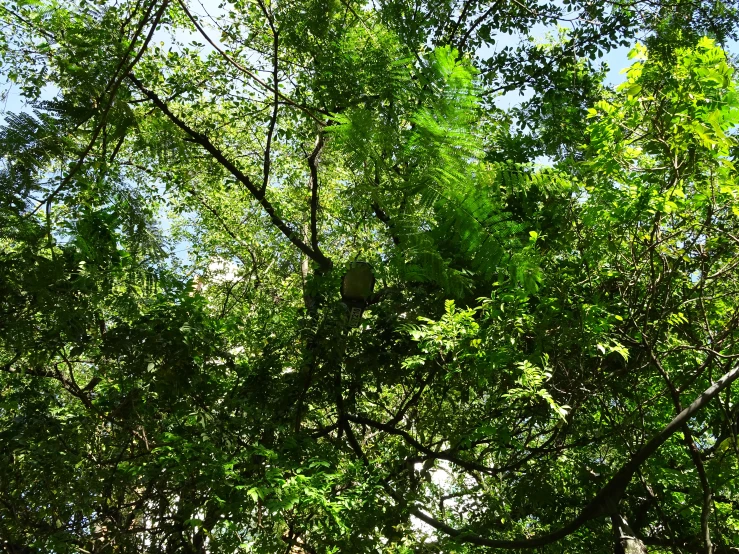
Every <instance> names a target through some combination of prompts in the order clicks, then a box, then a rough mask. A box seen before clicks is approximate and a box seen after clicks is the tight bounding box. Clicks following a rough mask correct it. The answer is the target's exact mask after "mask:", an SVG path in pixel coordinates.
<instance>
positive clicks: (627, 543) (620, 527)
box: [611, 514, 648, 554]
mask: <svg viewBox="0 0 739 554" xmlns="http://www.w3.org/2000/svg"><path fill="white" fill-rule="evenodd" d="M611 523H612V525H613V534H614V536H615V539H616V540H615V542H616V545H615V549H614V552H615V553H616V554H648V553H647V547H646V546H644V543H643V542H642V541H640V540H639V539H638V538H637V537H636V535H635V534H634V531H632V530H631V527H629V524H628V523H627V522H626V520H625V519H624V518H623V517H621V514H612V515H611Z"/></svg>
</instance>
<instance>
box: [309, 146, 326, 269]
mask: <svg viewBox="0 0 739 554" xmlns="http://www.w3.org/2000/svg"><path fill="white" fill-rule="evenodd" d="M323 145H324V142H323V134H322V133H320V132H319V133H318V136H317V137H316V145H315V146H314V147H313V152H311V153H310V156H308V167H309V168H310V245H311V248H313V251H314V252H317V253H320V252H321V249H320V247H319V246H318V159H319V157H320V155H321V150H323ZM321 255H323V254H321Z"/></svg>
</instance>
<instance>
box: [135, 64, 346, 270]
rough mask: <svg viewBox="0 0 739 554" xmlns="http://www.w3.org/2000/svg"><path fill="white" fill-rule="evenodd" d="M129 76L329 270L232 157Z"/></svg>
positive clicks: (275, 222) (304, 250) (324, 259)
mask: <svg viewBox="0 0 739 554" xmlns="http://www.w3.org/2000/svg"><path fill="white" fill-rule="evenodd" d="M128 78H129V80H130V81H131V82H132V83H133V84H134V85H135V86H136V88H137V89H139V91H141V93H142V94H143V95H144V96H146V97H147V98H148V99H149V100H150V101H151V102H152V103H153V104H154V105H155V106H156V107H157V108H159V110H160V111H161V112H162V113H163V114H164V115H166V116H167V117H168V118H169V119H170V121H172V123H174V124H175V125H177V127H179V128H180V129H182V130H183V131H184V132H185V133H187V134H188V135H189V136H190V139H191V140H192V141H193V142H195V143H196V144H199V145H200V146H202V147H203V148H204V149H205V150H206V151H207V152H208V153H209V154H210V155H211V156H213V157H214V158H215V159H216V161H218V163H219V164H221V165H222V166H223V167H224V168H226V169H227V170H228V172H229V173H231V175H233V176H234V177H235V178H236V180H237V181H239V182H240V183H241V184H242V185H244V187H245V188H246V190H248V191H249V193H250V194H251V195H252V196H253V197H254V199H255V200H256V201H257V202H259V204H260V205H261V206H262V208H263V209H264V211H265V212H267V215H268V216H269V218H270V220H271V221H272V224H273V225H274V226H275V227H277V228H278V229H279V230H280V232H282V234H283V235H285V237H287V239H288V240H289V241H290V242H291V243H293V245H295V246H296V247H297V248H298V249H299V250H300V251H301V252H302V253H303V254H305V255H306V256H308V257H309V258H310V259H312V260H313V261H314V262H316V263H317V264H318V265H319V267H320V268H321V269H323V270H330V269H331V268H332V267H333V262H332V261H331V260H330V259H329V258H328V257H326V256H325V255H324V254H323V253H322V252H321V251H320V250H314V249H313V248H311V247H310V246H308V245H307V244H306V243H305V242H303V241H302V240H301V238H300V233H298V232H297V231H296V230H295V229H293V228H292V227H291V226H290V225H288V224H287V223H286V222H285V221H284V220H283V219H282V218H281V217H280V216H279V215H277V212H276V210H275V207H274V206H273V205H272V203H271V202H270V201H269V200H268V199H267V197H266V191H263V190H262V189H261V187H258V186H257V185H256V184H255V183H254V182H253V181H252V180H251V179H250V178H249V176H248V175H246V174H245V173H244V172H243V171H241V170H240V169H239V168H238V167H236V165H235V164H234V163H233V162H232V161H231V160H229V159H228V158H227V157H226V156H225V155H224V154H223V152H221V150H220V149H219V148H218V147H216V146H215V145H214V144H213V143H212V142H211V141H210V139H209V138H208V137H207V136H206V135H204V134H203V133H199V132H197V131H196V130H195V129H193V128H192V127H190V126H189V125H188V124H187V123H185V122H184V121H183V120H182V119H180V118H179V117H178V116H177V115H175V114H174V113H173V112H172V110H170V109H169V106H168V105H167V104H166V103H165V102H164V101H163V100H162V99H161V98H159V96H158V95H157V94H156V93H155V92H153V91H151V90H149V89H147V88H146V87H145V86H144V85H143V83H142V82H141V81H139V80H138V79H137V78H136V77H135V76H134V75H133V74H129V75H128Z"/></svg>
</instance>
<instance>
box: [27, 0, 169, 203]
mask: <svg viewBox="0 0 739 554" xmlns="http://www.w3.org/2000/svg"><path fill="white" fill-rule="evenodd" d="M155 4H156V2H152V3H151V6H150V7H149V10H148V11H147V12H146V14H145V15H144V17H143V18H142V20H141V23H140V24H139V26H138V28H137V30H136V33H135V34H134V36H133V39H132V40H131V46H130V47H129V49H128V50H127V51H126V53H125V55H124V57H123V59H122V60H121V62H120V63H119V64H118V67H117V68H116V71H115V73H114V74H113V79H112V80H111V82H110V83H109V84H108V86H107V87H106V92H108V91H110V95H109V98H108V101H107V103H106V105H105V108H104V109H103V111H102V113H101V114H100V122H99V123H98V125H97V126H96V127H95V129H94V131H93V133H92V136H91V137H90V141H89V142H88V144H87V147H86V148H85V150H83V152H82V154H80V156H79V157H78V158H77V162H76V163H75V165H74V166H73V167H72V169H70V170H69V173H67V175H66V176H65V177H64V179H62V182H61V183H59V186H58V187H56V188H55V189H54V190H53V191H52V192H51V194H49V196H47V197H46V199H45V200H43V201H42V202H40V203H39V205H38V206H36V208H35V209H34V210H33V211H31V212H30V213H29V214H28V215H29V216H31V215H33V214H35V213H36V212H37V211H38V210H39V209H40V208H41V206H43V205H44V204H49V203H50V202H51V201H52V200H53V199H54V198H55V197H56V195H57V194H59V193H60V192H61V191H62V190H64V188H65V187H66V186H67V185H68V184H69V183H70V182H71V181H72V178H73V177H74V176H75V175H76V174H77V172H78V171H79V170H80V169H81V168H82V166H83V165H84V163H85V159H86V158H87V155H88V154H89V153H90V152H91V151H92V148H93V146H95V142H96V141H97V139H98V136H99V135H100V132H101V131H102V130H103V129H104V128H105V124H106V122H107V119H108V114H109V113H110V110H111V108H112V107H113V103H114V101H115V97H116V93H117V92H118V88H119V87H120V85H121V83H122V82H123V79H125V76H126V74H127V73H128V72H129V71H131V70H132V69H133V68H134V67H135V66H136V64H137V63H138V62H139V60H140V59H141V56H143V55H144V52H145V51H146V49H147V48H148V47H149V42H150V41H151V37H152V36H153V35H154V31H155V30H156V27H157V25H158V24H159V21H160V20H161V18H162V15H164V11H165V10H166V9H167V5H168V4H169V1H168V0H166V1H165V2H164V3H162V5H161V6H160V8H159V11H157V13H156V14H155V15H154V21H153V22H152V25H151V28H150V29H149V34H148V35H147V36H146V39H145V40H144V43H143V44H142V46H141V48H140V49H139V51H138V53H137V54H136V56H135V57H134V59H133V60H132V61H131V63H130V64H128V66H127V67H126V69H125V71H123V72H122V73H121V74H120V75H119V72H120V70H121V68H122V67H123V66H124V65H125V61H126V58H127V57H128V55H129V54H130V53H131V49H132V48H133V45H134V44H135V42H136V40H137V39H138V36H139V34H140V33H141V31H142V30H143V28H144V26H145V25H146V22H147V20H148V18H149V15H150V14H151V10H152V9H153V8H154V5H155Z"/></svg>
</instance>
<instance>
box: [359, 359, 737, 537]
mask: <svg viewBox="0 0 739 554" xmlns="http://www.w3.org/2000/svg"><path fill="white" fill-rule="evenodd" d="M737 378H739V365H738V366H736V367H734V369H732V370H731V371H729V372H727V373H726V374H724V375H723V376H722V377H721V378H720V379H719V380H718V381H716V382H715V383H714V384H713V385H711V386H710V387H708V388H707V389H706V390H705V391H704V392H703V393H702V394H701V395H700V396H698V398H696V399H695V400H694V401H693V402H692V403H691V404H690V406H688V407H687V408H685V409H684V410H682V411H681V412H680V413H679V414H678V415H677V416H675V417H674V418H673V420H672V421H670V423H668V424H667V425H666V426H665V427H664V428H663V429H662V430H661V431H660V432H659V433H657V434H656V435H654V436H653V437H652V438H651V439H650V440H649V441H648V442H647V443H646V444H645V445H644V446H642V447H641V448H640V449H639V450H638V451H637V452H636V453H635V454H634V455H633V456H632V457H631V459H630V460H629V461H628V462H627V463H626V464H624V465H623V466H622V467H621V469H620V470H618V471H617V472H616V474H615V475H614V476H613V477H611V480H610V481H608V483H607V484H606V485H605V486H604V487H603V488H602V489H601V490H600V491H599V492H598V494H596V495H595V498H593V500H592V501H591V502H590V503H589V504H588V505H587V506H585V508H583V510H582V511H581V512H580V515H578V516H577V517H576V518H575V519H574V520H572V521H571V522H570V523H568V524H567V525H565V526H564V527H562V528H561V529H558V530H557V531H554V532H553V533H549V534H547V535H541V536H539V537H533V538H531V539H520V540H497V539H490V538H487V537H483V536H481V535H478V534H476V533H471V532H468V531H463V530H460V529H456V528H454V527H452V526H450V525H447V524H446V523H444V522H443V521H439V520H438V519H436V518H434V517H432V516H430V515H429V514H427V513H426V512H424V511H423V510H421V509H420V508H417V507H411V508H410V509H409V512H410V513H411V514H412V515H414V516H416V517H417V518H418V519H420V520H421V521H423V522H424V523H427V524H428V525H430V526H431V527H433V528H434V529H436V530H437V531H441V532H442V533H445V534H447V535H449V536H451V537H454V538H455V539H456V540H458V541H459V542H466V543H470V544H475V545H478V546H487V547H491V548H536V547H539V546H545V545H548V544H551V543H554V542H556V541H558V540H560V539H562V538H564V537H566V536H568V535H570V534H572V533H574V532H575V531H577V530H578V529H579V528H580V527H582V526H583V525H584V524H585V523H587V522H588V521H590V520H592V519H595V518H597V517H601V516H606V515H611V514H618V504H619V502H620V500H621V497H622V496H623V493H624V491H625V490H626V487H627V486H628V484H629V483H630V482H631V478H632V477H633V476H634V473H636V471H637V470H638V469H639V467H640V466H641V465H642V464H643V463H644V462H645V461H646V460H647V459H648V458H649V457H650V456H652V454H654V453H655V452H656V451H657V450H658V449H659V447H660V446H662V445H663V444H664V443H665V441H667V439H669V438H670V437H671V436H672V435H673V434H674V433H675V432H676V431H678V430H679V429H682V427H683V425H685V424H686V423H687V422H688V420H689V419H690V418H691V417H693V416H694V415H695V414H696V413H697V412H698V411H700V410H701V409H703V408H704V407H705V406H706V405H707V404H708V403H709V402H710V401H711V400H713V399H714V398H715V397H716V396H717V395H718V394H719V393H720V392H721V391H722V390H724V389H726V388H727V387H729V386H730V385H731V383H733V382H734V381H735V380H736V379H737ZM347 419H350V420H353V421H357V422H358V423H363V421H358V420H361V419H362V418H356V417H353V416H348V415H347ZM395 431H396V432H397V430H395ZM404 438H405V437H404ZM411 438H412V437H411ZM385 488H386V490H387V492H388V494H390V496H392V497H393V498H395V499H396V500H397V499H400V498H401V497H400V495H398V493H397V492H396V491H394V490H393V489H392V487H390V486H389V485H387V486H386V487H385Z"/></svg>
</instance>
